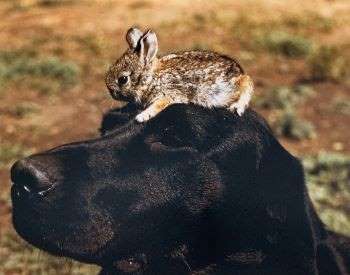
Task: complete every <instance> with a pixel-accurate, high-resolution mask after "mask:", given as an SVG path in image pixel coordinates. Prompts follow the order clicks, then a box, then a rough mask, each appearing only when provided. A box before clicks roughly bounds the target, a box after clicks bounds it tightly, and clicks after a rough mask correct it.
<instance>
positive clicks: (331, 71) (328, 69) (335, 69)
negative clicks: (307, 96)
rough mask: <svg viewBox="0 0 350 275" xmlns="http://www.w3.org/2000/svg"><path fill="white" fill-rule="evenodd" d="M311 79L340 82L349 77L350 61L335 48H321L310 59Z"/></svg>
mask: <svg viewBox="0 0 350 275" xmlns="http://www.w3.org/2000/svg"><path fill="white" fill-rule="evenodd" d="M308 66H309V68H310V74H311V78H312V79H314V80H336V81H340V80H343V79H345V77H347V76H348V75H349V60H347V59H346V58H345V57H344V56H343V55H342V53H341V50H340V49H339V48H337V47H334V46H321V47H319V48H317V49H316V50H315V51H314V52H313V53H312V54H311V55H310V57H309V58H308Z"/></svg>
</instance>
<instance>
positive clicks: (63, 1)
mask: <svg viewBox="0 0 350 275" xmlns="http://www.w3.org/2000/svg"><path fill="white" fill-rule="evenodd" d="M74 2H76V1H75V0H37V5H39V6H60V5H67V4H72V3H74Z"/></svg>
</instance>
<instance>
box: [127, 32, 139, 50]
mask: <svg viewBox="0 0 350 275" xmlns="http://www.w3.org/2000/svg"><path fill="white" fill-rule="evenodd" d="M142 35H143V33H142V31H140V30H139V29H137V28H130V29H129V30H128V32H127V33H126V36H125V38H126V41H127V42H128V44H129V47H130V49H131V50H133V49H136V47H137V43H138V42H139V40H140V38H141V37H142Z"/></svg>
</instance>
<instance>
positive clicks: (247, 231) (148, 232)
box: [11, 105, 350, 275]
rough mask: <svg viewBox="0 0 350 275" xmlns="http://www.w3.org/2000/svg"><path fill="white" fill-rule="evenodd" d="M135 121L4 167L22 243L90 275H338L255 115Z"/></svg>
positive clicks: (283, 159)
mask: <svg viewBox="0 0 350 275" xmlns="http://www.w3.org/2000/svg"><path fill="white" fill-rule="evenodd" d="M137 112H138V110H137V108H135V107H133V106H131V105H130V106H127V107H125V108H123V109H122V110H117V111H114V112H111V113H109V114H108V115H107V116H105V118H104V120H103V123H102V127H101V133H102V137H101V138H98V139H95V140H90V141H85V142H79V143H73V144H68V145H64V146H61V147H58V148H55V149H52V150H50V151H48V152H45V153H41V154H37V155H33V156H31V157H29V158H26V159H25V160H22V161H20V162H17V163H16V164H15V165H14V167H13V168H12V175H11V176H12V180H13V182H14V185H13V187H12V199H13V223H14V226H15V228H16V230H17V232H18V233H19V234H20V235H21V236H22V237H23V238H24V239H26V240H27V241H28V242H30V243H32V244H33V245H35V246H37V247H39V248H41V249H43V250H46V251H49V252H51V253H53V254H56V255H61V256H67V257H71V258H74V259H77V260H80V261H84V262H91V263H96V264H98V265H101V266H102V267H103V270H102V272H101V274H152V275H156V274H159V275H165V274H173V275H175V274H176V275H181V274H230V275H235V274H240V275H243V274H246V275H255V274H259V275H260V274H261V275H265V274H266V275H267V274H269V275H270V274H275V275H283V274H286V275H299V274H300V275H302V274H303V275H316V274H319V275H323V274H324V275H326V274H327V275H337V274H342V275H345V274H348V273H347V272H349V270H347V268H348V267H349V266H350V259H349V258H350V257H349V251H350V245H349V241H348V239H346V238H345V237H344V238H341V237H340V236H338V235H335V234H333V233H329V232H327V231H326V230H325V229H324V226H323V224H322V223H321V222H320V220H319V218H318V217H317V215H316V213H315V211H314V209H313V206H312V203H311V201H310V199H309V196H308V193H307V189H306V186H305V182H304V176H303V169H302V167H301V165H300V162H299V161H298V160H297V159H296V158H294V157H293V156H292V155H291V154H289V153H288V152H287V151H286V150H285V149H284V148H283V147H282V146H281V145H280V144H279V143H278V141H277V140H276V139H275V138H274V136H273V135H272V133H271V130H270V129H269V127H268V125H267V124H266V122H265V121H264V120H263V119H262V118H261V117H260V116H258V115H257V114H256V113H254V112H253V111H251V110H248V111H246V112H245V114H244V115H243V116H242V117H239V116H236V115H233V114H232V113H230V112H228V111H226V110H221V109H220V110H219V109H217V110H216V109H215V110H208V109H205V108H202V107H199V106H193V105H173V106H170V107H168V108H167V109H166V110H164V111H163V112H161V113H160V114H159V115H157V116H156V117H155V118H154V119H152V120H150V121H149V122H147V123H146V124H138V123H135V122H134V120H133V118H134V116H135V114H136V113H137ZM42 189H45V190H44V191H45V192H40V190H42Z"/></svg>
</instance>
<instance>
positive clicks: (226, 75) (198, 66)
mask: <svg viewBox="0 0 350 275" xmlns="http://www.w3.org/2000/svg"><path fill="white" fill-rule="evenodd" d="M126 41H127V43H128V44H129V48H128V49H127V50H126V51H125V52H124V54H123V55H122V56H121V57H120V58H119V59H118V60H117V61H116V62H115V63H114V64H113V65H112V66H111V67H110V68H109V70H108V72H107V74H106V78H105V81H106V86H107V88H108V89H109V92H110V93H111V96H112V97H113V98H114V99H116V100H123V101H129V102H134V103H137V104H139V105H141V106H142V107H143V108H145V110H143V111H142V112H141V113H139V114H138V115H137V116H136V117H135V119H136V120H137V121H138V122H145V121H147V120H149V119H150V118H152V117H154V116H156V115H157V114H158V113H159V112H160V111H162V110H163V109H165V108H166V107H167V106H169V105H171V104H174V103H185V104H187V103H194V104H199V105H202V106H205V107H209V108H211V107H224V108H227V109H229V110H230V111H232V112H237V113H238V115H239V116H241V115H242V114H243V113H244V111H245V109H246V108H247V107H248V104H249V102H250V99H251V97H252V94H253V90H254V88H253V82H252V80H251V78H250V77H249V76H248V75H247V74H245V73H244V71H243V69H242V67H241V66H240V65H239V63H238V62H237V61H236V60H234V59H232V58H229V57H227V56H223V55H220V54H218V53H215V52H210V51H186V52H181V53H175V54H169V55H165V56H163V57H159V58H158V57H157V52H158V39H157V36H156V34H155V33H154V32H153V31H152V30H148V31H146V32H144V33H143V32H142V31H141V30H139V29H137V28H130V29H129V30H128V31H127V33H126Z"/></svg>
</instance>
